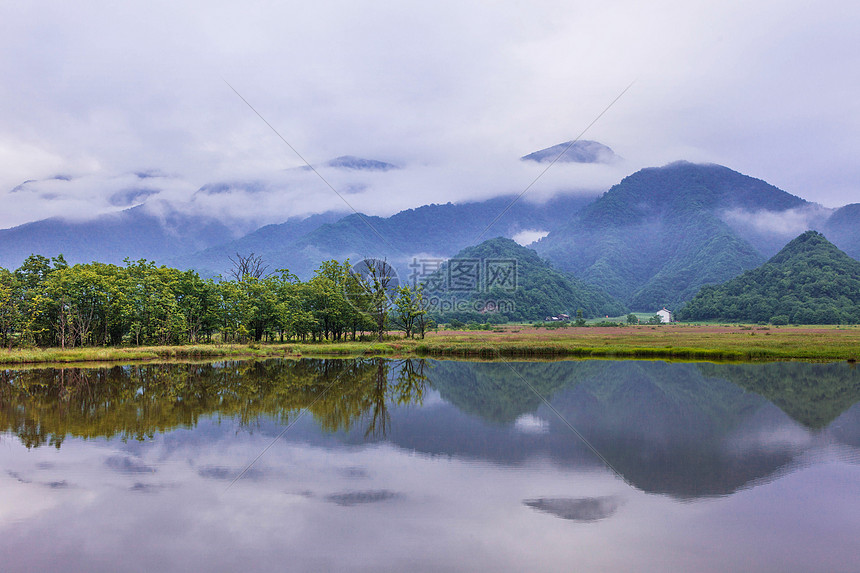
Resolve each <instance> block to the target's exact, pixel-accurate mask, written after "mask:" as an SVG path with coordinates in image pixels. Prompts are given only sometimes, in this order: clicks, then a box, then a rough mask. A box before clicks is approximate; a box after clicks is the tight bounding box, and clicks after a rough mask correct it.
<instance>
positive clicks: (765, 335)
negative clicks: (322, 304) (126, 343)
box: [0, 325, 860, 368]
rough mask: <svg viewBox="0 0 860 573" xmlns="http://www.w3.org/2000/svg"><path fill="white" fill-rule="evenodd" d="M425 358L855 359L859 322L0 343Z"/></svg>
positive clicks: (119, 358) (29, 355)
mask: <svg viewBox="0 0 860 573" xmlns="http://www.w3.org/2000/svg"><path fill="white" fill-rule="evenodd" d="M357 356H366V357H403V358H408V357H416V358H421V357H427V358H439V359H444V358H451V359H482V360H488V359H500V358H516V359H551V360H552V359H556V360H557V359H565V358H573V359H577V358H578V359H583V358H604V359H606V358H634V359H677V360H703V361H720V362H725V361H731V362H759V361H774V360H801V361H809V360H813V361H816V360H819V361H820V360H827V361H834V360H836V361H849V362H856V361H857V360H858V359H860V327H836V326H831V327H827V326H825V327H822V326H815V327H763V326H753V325H738V326H729V325H726V326H714V325H704V326H703V325H664V326H659V327H648V326H626V327H614V328H613V327H589V328H575V327H571V328H561V329H546V328H533V327H527V326H519V327H517V326H510V325H507V326H504V327H499V328H496V329H495V330H493V331H451V330H447V331H441V332H438V333H429V334H428V335H427V338H425V339H424V340H413V339H403V338H394V337H392V338H390V339H388V340H385V341H383V342H351V341H348V342H321V343H290V342H285V343H258V344H217V343H214V344H198V345H184V346H149V347H82V348H73V349H65V350H63V349H60V348H47V349H40V348H23V349H12V350H7V349H2V350H0V366H3V367H5V368H14V367H15V366H16V365H22V366H23V365H33V364H61V365H64V364H71V363H84V364H85V363H93V362H99V363H117V362H152V361H166V360H167V361H169V360H210V359H211V360H217V359H231V358H233V359H242V360H248V359H261V358H300V357H308V358H311V357H313V358H336V357H357Z"/></svg>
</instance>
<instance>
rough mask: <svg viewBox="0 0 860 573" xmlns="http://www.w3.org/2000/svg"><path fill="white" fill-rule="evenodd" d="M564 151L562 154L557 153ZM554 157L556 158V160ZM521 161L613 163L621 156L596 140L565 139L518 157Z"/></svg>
mask: <svg viewBox="0 0 860 573" xmlns="http://www.w3.org/2000/svg"><path fill="white" fill-rule="evenodd" d="M562 152H564V155H562V156H561V157H559V155H560V154H561V153H562ZM556 157H558V159H557V160H556ZM520 159H521V160H522V161H536V162H538V163H549V162H551V161H558V162H561V163H613V162H615V161H618V160H620V159H621V158H620V157H618V156H617V155H615V152H614V151H612V149H611V148H609V147H607V146H605V145H603V144H602V143H598V142H596V141H589V140H587V139H586V140H582V141H565V142H564V143H559V144H558V145H553V146H552V147H547V148H546V149H541V150H540V151H535V152H534V153H529V154H528V155H524V156H523V157H520Z"/></svg>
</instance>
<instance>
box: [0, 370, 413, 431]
mask: <svg viewBox="0 0 860 573" xmlns="http://www.w3.org/2000/svg"><path fill="white" fill-rule="evenodd" d="M424 370H425V363H424V361H423V360H400V361H393V362H392V361H387V360H382V359H368V360H361V359H352V360H299V361H280V360H270V361H265V362H246V361H233V362H219V363H215V364H145V365H134V366H115V367H113V368H104V369H84V368H64V369H56V370H54V369H31V370H6V371H3V372H0V428H2V429H4V430H6V431H9V432H12V433H14V434H16V435H17V436H18V437H19V438H20V439H21V441H22V442H23V443H24V444H25V445H26V446H27V447H38V446H42V445H46V444H49V445H53V446H55V447H57V448H59V447H60V446H61V444H62V443H63V440H64V439H65V438H66V436H74V437H81V438H94V437H105V438H111V437H114V436H117V437H120V438H122V439H135V440H143V439H147V438H152V437H153V435H155V434H156V433H159V432H166V431H169V430H171V429H173V428H177V427H193V426H194V425H195V424H196V423H197V422H198V421H199V420H200V419H201V418H202V417H208V416H212V415H217V416H224V417H235V418H237V419H239V420H240V421H241V422H242V423H243V424H254V423H256V422H257V421H258V420H259V419H260V417H261V416H268V417H272V418H275V419H277V420H279V421H280V422H281V423H283V424H286V423H288V422H289V421H290V420H291V419H292V418H293V417H295V416H296V415H297V413H298V412H299V411H301V410H303V409H308V411H309V412H310V413H311V414H312V415H313V417H314V418H315V419H316V420H317V421H318V422H319V424H320V426H321V427H322V428H323V429H324V430H325V431H327V432H337V431H341V430H350V429H351V428H352V426H353V425H354V424H355V423H358V422H362V421H366V424H365V426H366V428H365V433H366V434H367V435H369V436H384V435H385V433H386V431H387V428H388V425H389V423H390V416H389V414H388V408H389V407H391V406H397V405H405V404H420V403H421V401H422V398H423V395H424V391H425V387H426V384H427V376H426V374H425V373H424Z"/></svg>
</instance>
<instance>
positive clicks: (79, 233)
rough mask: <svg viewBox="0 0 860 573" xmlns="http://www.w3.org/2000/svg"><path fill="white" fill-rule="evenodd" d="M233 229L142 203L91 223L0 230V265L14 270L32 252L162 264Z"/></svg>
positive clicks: (50, 222)
mask: <svg viewBox="0 0 860 573" xmlns="http://www.w3.org/2000/svg"><path fill="white" fill-rule="evenodd" d="M231 235H232V230H231V229H230V228H229V227H227V226H226V225H224V224H223V223H221V222H220V221H218V220H216V219H214V218H210V217H199V216H193V215H186V214H183V213H180V212H178V211H173V210H169V209H168V210H167V211H166V213H164V214H156V213H154V212H153V211H151V210H150V209H149V206H146V205H138V206H136V207H132V208H130V209H126V210H123V211H120V212H117V213H111V214H107V215H101V216H99V217H96V218H95V219H92V220H90V221H68V220H64V219H62V218H60V217H52V218H50V219H43V220H41V221H35V222H32V223H26V224H24V225H19V226H17V227H12V228H10V229H2V230H0V266H2V267H5V268H10V269H14V268H17V267H18V266H20V265H21V263H22V262H23V261H24V259H25V258H27V257H28V256H29V255H31V254H34V253H35V254H40V255H45V256H48V257H53V256H56V255H58V254H62V255H63V256H65V258H66V260H67V261H68V262H69V263H72V264H73V263H88V262H92V261H98V262H102V263H114V264H120V263H122V261H123V259H125V258H126V257H128V258H130V259H132V260H136V259H142V258H145V259H150V260H155V261H157V262H159V263H163V262H165V261H166V260H167V259H169V258H172V257H175V256H177V255H182V254H190V253H192V252H194V251H197V250H200V249H203V248H206V247H209V246H211V245H213V244H217V243H219V242H222V241H224V239H225V237H230V236H231Z"/></svg>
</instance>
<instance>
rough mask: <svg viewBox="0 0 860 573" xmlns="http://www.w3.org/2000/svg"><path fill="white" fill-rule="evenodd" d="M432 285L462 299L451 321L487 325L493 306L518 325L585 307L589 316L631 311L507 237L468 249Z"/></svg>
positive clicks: (442, 294)
mask: <svg viewBox="0 0 860 573" xmlns="http://www.w3.org/2000/svg"><path fill="white" fill-rule="evenodd" d="M427 285H428V291H430V296H431V297H436V298H438V299H440V300H442V301H449V302H453V301H456V305H457V306H456V308H455V309H454V310H449V311H447V312H443V314H444V316H445V318H447V319H451V318H456V319H458V320H466V321H468V320H478V321H480V322H483V321H484V319H486V313H487V312H492V311H493V310H494V309H493V306H492V305H497V309H495V310H496V311H497V313H498V314H499V315H503V316H505V317H507V318H508V319H509V320H515V321H521V320H542V319H543V318H545V317H546V316H551V315H557V314H559V313H565V314H568V315H570V316H575V315H576V312H577V311H578V310H580V309H581V310H582V311H583V314H584V316H585V317H595V316H603V315H610V316H618V315H619V314H622V313H623V312H624V311H625V308H624V305H622V304H621V303H619V302H618V301H617V300H615V299H613V298H612V297H611V296H610V295H608V294H606V293H605V292H604V291H602V290H601V289H599V288H597V287H594V286H592V285H587V284H585V283H583V282H582V281H580V280H578V279H576V278H575V277H573V276H570V275H567V274H565V273H562V272H559V271H557V270H555V269H554V268H553V267H552V265H550V263H548V262H547V261H545V260H543V259H541V258H540V257H539V256H538V254H537V253H536V252H535V251H533V250H532V249H528V248H526V247H523V246H520V245H518V244H517V243H516V242H514V241H512V240H511V239H506V238H504V237H497V238H495V239H490V240H487V241H484V242H483V243H481V244H480V245H477V246H474V247H468V248H466V249H463V250H462V251H460V252H459V253H457V255H455V256H454V257H453V258H452V259H450V260H449V261H448V262H447V263H445V264H444V265H442V267H441V268H440V269H439V270H438V271H436V272H435V273H434V274H432V275H430V276H429V277H427ZM442 304H443V305H444V302H443V303H442ZM441 309H442V310H443V311H445V310H446V309H445V307H444V306H442V307H441Z"/></svg>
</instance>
